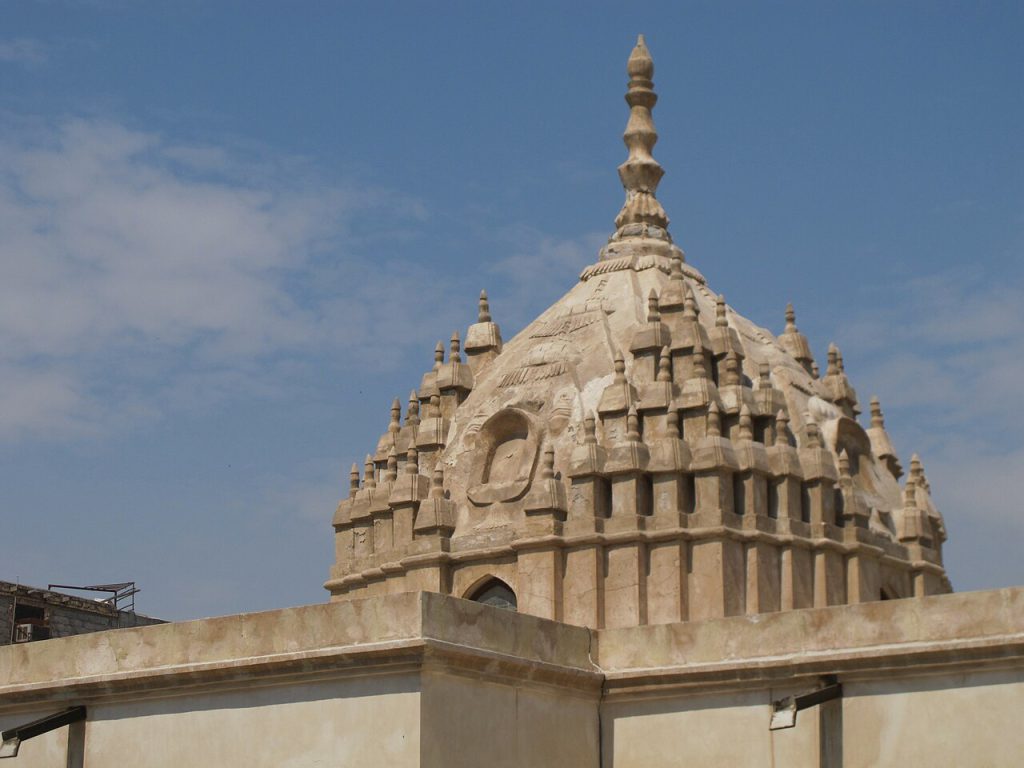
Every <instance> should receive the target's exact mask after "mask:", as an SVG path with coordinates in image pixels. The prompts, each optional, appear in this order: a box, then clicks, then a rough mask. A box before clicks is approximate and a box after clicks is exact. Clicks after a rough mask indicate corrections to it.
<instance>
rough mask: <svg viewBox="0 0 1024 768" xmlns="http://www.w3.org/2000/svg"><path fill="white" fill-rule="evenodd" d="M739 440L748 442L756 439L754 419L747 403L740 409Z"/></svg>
mask: <svg viewBox="0 0 1024 768" xmlns="http://www.w3.org/2000/svg"><path fill="white" fill-rule="evenodd" d="M739 438H740V440H746V441H748V442H749V441H751V440H753V439H754V419H753V417H752V416H751V415H750V408H748V407H747V404H746V403H744V404H743V406H742V407H741V408H740V429H739Z"/></svg>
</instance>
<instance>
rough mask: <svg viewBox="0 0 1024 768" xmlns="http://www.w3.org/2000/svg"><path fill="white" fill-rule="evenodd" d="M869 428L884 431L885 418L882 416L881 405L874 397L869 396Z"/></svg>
mask: <svg viewBox="0 0 1024 768" xmlns="http://www.w3.org/2000/svg"><path fill="white" fill-rule="evenodd" d="M871 426H872V427H878V428H879V429H885V416H883V415H882V403H881V402H880V401H879V399H878V397H877V396H876V395H872V396H871Z"/></svg>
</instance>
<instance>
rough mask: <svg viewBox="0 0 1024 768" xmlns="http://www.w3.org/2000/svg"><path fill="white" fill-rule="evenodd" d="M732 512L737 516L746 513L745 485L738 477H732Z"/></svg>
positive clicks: (741, 478) (740, 477)
mask: <svg viewBox="0 0 1024 768" xmlns="http://www.w3.org/2000/svg"><path fill="white" fill-rule="evenodd" d="M732 511H733V512H734V513H735V514H737V515H742V514H745V513H746V511H747V485H746V483H744V482H743V477H742V476H740V475H733V476H732Z"/></svg>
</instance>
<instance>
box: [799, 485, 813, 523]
mask: <svg viewBox="0 0 1024 768" xmlns="http://www.w3.org/2000/svg"><path fill="white" fill-rule="evenodd" d="M800 519H801V520H803V521H804V522H805V523H809V522H811V489H810V488H808V487H807V486H806V485H805V486H802V487H801V488H800Z"/></svg>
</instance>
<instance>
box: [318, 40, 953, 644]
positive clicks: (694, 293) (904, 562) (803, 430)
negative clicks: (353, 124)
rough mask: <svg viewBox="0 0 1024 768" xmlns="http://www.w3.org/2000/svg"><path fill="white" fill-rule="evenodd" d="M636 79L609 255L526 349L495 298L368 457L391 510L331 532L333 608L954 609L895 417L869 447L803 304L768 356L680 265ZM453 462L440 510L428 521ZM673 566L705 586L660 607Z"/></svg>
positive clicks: (569, 611) (614, 618)
mask: <svg viewBox="0 0 1024 768" xmlns="http://www.w3.org/2000/svg"><path fill="white" fill-rule="evenodd" d="M628 71H629V75H630V81H629V88H628V93H627V97H626V100H627V102H628V103H629V105H630V118H629V123H628V125H627V128H626V132H625V137H624V138H625V142H626V146H627V148H628V150H629V157H628V159H627V160H626V162H625V163H624V164H623V165H622V166H621V167H620V168H619V175H620V177H621V181H622V184H623V187H624V189H625V191H626V202H625V205H624V207H623V209H622V211H621V212H620V214H619V216H618V218H617V219H616V231H615V233H614V234H613V235H612V236H611V238H610V239H609V243H608V245H607V246H606V247H605V248H603V249H602V250H601V252H600V254H598V259H597V261H596V262H595V263H594V264H593V265H591V266H590V267H587V268H585V269H584V270H583V272H582V274H581V279H580V281H579V282H578V283H577V284H576V285H575V286H574V287H573V288H572V289H571V290H570V291H569V292H568V293H567V294H566V295H565V296H563V297H562V298H561V299H559V300H558V301H557V302H556V303H555V304H554V305H553V306H551V307H550V308H549V309H548V310H547V311H545V312H544V313H543V314H541V316H540V317H538V318H537V319H535V320H534V321H533V322H532V323H530V324H529V325H528V326H527V327H526V328H525V329H523V331H521V332H520V333H519V334H517V335H516V336H515V338H513V339H512V340H511V341H508V342H503V340H502V336H501V332H500V329H499V327H498V324H497V323H496V322H495V319H494V317H492V313H491V307H490V304H489V302H488V300H487V296H486V293H482V294H481V296H480V303H479V308H478V310H479V311H478V316H477V322H476V323H475V324H473V325H472V326H471V327H470V328H469V331H468V333H467V335H466V339H467V344H466V352H467V354H468V355H469V363H468V364H467V363H463V362H462V360H461V353H460V342H459V335H458V334H457V333H456V334H454V335H453V336H452V341H451V353H450V356H449V359H448V361H447V362H446V361H445V360H444V352H443V349H441V350H439V351H437V352H436V353H435V360H434V366H433V368H432V369H431V370H430V371H427V373H426V374H425V375H424V377H423V379H422V382H421V386H420V390H419V393H418V395H414V396H413V398H412V402H411V403H410V406H409V410H408V411H407V413H406V416H405V421H404V423H403V422H402V418H401V412H400V407H399V404H398V401H397V400H396V402H395V404H394V405H393V408H392V413H391V417H390V423H389V425H388V427H387V429H386V431H385V432H384V434H383V436H382V437H381V439H380V440H379V441H378V445H377V448H376V452H375V454H374V459H373V469H372V472H373V473H374V475H380V477H373V478H371V479H370V480H369V484H370V485H371V486H372V485H373V483H374V482H377V484H378V489H377V490H374V491H373V492H372V493H366V492H364V490H363V489H365V488H366V486H367V484H368V481H367V479H366V478H365V477H364V480H363V483H362V485H361V486H360V485H359V476H358V472H357V473H356V474H355V475H354V476H353V477H354V482H355V484H356V485H355V487H354V489H353V494H352V499H351V500H350V501H346V502H343V503H342V504H341V505H340V506H339V510H338V514H337V515H336V517H335V520H334V528H335V531H336V534H335V535H336V536H337V537H338V541H339V544H338V546H337V547H336V551H337V553H338V558H337V561H336V562H335V565H334V567H333V569H332V572H331V578H330V580H329V581H328V582H327V583H326V585H325V586H326V588H327V589H328V590H329V591H330V592H331V595H332V598H333V599H336V600H341V599H349V598H352V597H360V596H365V595H369V594H376V593H377V590H383V591H384V592H387V593H395V592H402V591H405V590H411V589H416V588H419V587H422V586H423V585H425V584H432V585H437V586H436V588H437V589H439V590H441V591H443V592H450V593H451V594H455V595H456V596H467V593H464V592H460V591H459V590H458V588H457V585H460V584H464V583H468V584H470V585H472V586H473V588H476V586H477V585H478V583H479V579H481V578H484V577H486V576H487V575H488V574H489V575H491V576H493V577H495V578H500V579H501V580H502V581H504V582H505V583H506V584H507V585H508V586H509V587H510V588H511V589H512V590H513V592H515V593H516V594H518V595H524V594H527V593H528V594H529V595H530V598H529V599H528V600H524V601H523V603H522V605H521V606H520V609H521V610H525V611H528V612H533V613H536V614H538V615H541V616H551V617H567V620H569V621H575V622H580V623H584V624H588V625H590V626H595V627H603V626H611V625H612V624H614V625H623V624H630V623H635V624H644V623H648V622H660V621H665V620H671V619H672V618H674V617H678V616H683V615H684V614H685V615H689V616H693V617H714V616H723V615H733V614H736V613H744V612H751V613H753V612H758V611H764V610H789V609H792V608H799V607H807V606H810V605H831V604H836V603H846V602H855V603H856V602H866V601H871V600H878V599H880V598H881V597H882V596H883V593H884V595H885V596H886V597H904V596H910V595H915V594H916V595H925V594H933V593H936V592H945V591H949V590H950V589H951V587H950V584H949V581H948V579H947V578H946V575H945V571H944V570H943V566H942V555H941V542H942V540H943V539H944V537H945V526H944V523H943V521H942V517H941V515H940V514H939V513H938V510H936V509H935V507H934V504H933V503H932V502H931V498H930V496H929V495H928V494H927V491H926V489H925V483H924V481H923V474H922V473H918V476H915V477H913V478H911V482H910V483H909V488H910V491H908V492H907V493H904V491H902V490H901V488H900V486H899V484H898V482H897V481H898V477H899V475H900V468H899V462H898V460H897V459H896V457H895V453H894V450H893V448H892V445H891V441H890V440H889V438H888V436H887V435H886V434H885V431H884V425H883V423H882V420H881V411H880V409H879V408H878V407H877V404H876V403H875V402H873V404H872V420H871V426H870V429H869V430H865V429H864V428H863V427H862V426H861V425H860V424H859V423H858V422H857V416H858V412H859V405H858V401H857V396H856V392H855V391H854V389H853V387H852V386H851V384H850V382H849V379H848V377H847V374H846V371H845V368H844V366H843V361H842V355H841V353H840V352H839V350H838V348H836V347H835V346H834V345H833V346H832V347H830V349H829V353H828V367H827V371H826V374H825V376H824V377H823V378H821V379H819V378H818V377H817V373H816V366H815V364H814V361H813V358H812V357H811V353H810V348H809V345H808V343H807V339H806V338H805V337H804V336H803V335H802V334H801V333H800V332H799V331H798V330H797V327H796V321H795V314H794V312H793V309H792V305H790V306H788V307H787V308H786V313H785V320H786V324H785V328H784V330H783V332H782V334H781V335H780V336H779V337H776V336H774V335H773V334H772V333H771V332H770V331H768V330H766V329H764V328H760V327H758V326H756V325H754V324H753V323H751V322H750V321H749V320H747V319H745V318H744V317H743V316H742V315H740V314H739V313H738V312H736V311H734V310H733V309H732V308H730V307H728V306H727V305H726V303H725V298H724V297H723V296H720V295H716V294H714V293H713V292H712V291H711V290H710V288H709V287H708V286H707V284H706V281H705V279H704V278H703V276H702V275H701V274H700V273H699V272H698V271H697V270H695V269H694V268H693V267H692V266H690V265H689V264H687V263H686V260H685V257H684V255H683V253H682V251H681V250H680V249H679V248H678V247H677V246H676V245H674V244H673V242H672V238H671V236H670V235H669V233H668V217H667V216H666V215H665V213H664V211H663V210H662V209H661V206H660V204H658V202H657V199H656V197H655V191H656V189H657V186H658V182H659V181H660V179H661V177H662V175H663V173H664V171H663V170H662V168H661V166H660V165H659V164H658V163H657V161H656V160H655V159H654V157H653V155H652V150H653V147H654V143H655V141H656V139H657V133H656V132H655V129H654V123H653V118H652V113H651V109H652V108H653V106H654V103H655V101H656V96H655V94H654V90H653V82H652V78H653V72H654V67H653V62H652V60H651V55H650V51H648V49H647V47H646V45H645V44H644V42H643V40H642V39H641V40H640V41H639V42H638V44H637V47H636V48H635V49H634V51H633V54H632V55H631V57H630V59H629V63H628ZM421 401H422V402H423V403H425V404H426V405H425V407H424V408H422V409H421V407H420V402H421ZM588 419H593V422H592V423H590V422H588ZM670 433H671V434H670ZM769 446H770V447H769ZM415 448H419V449H421V450H422V451H423V452H424V453H423V455H421V456H419V458H418V461H419V464H418V467H417V471H418V472H419V473H420V475H419V479H418V480H417V479H416V476H415V475H416V473H413V475H410V474H409V473H408V471H406V470H408V469H409V468H410V464H409V462H408V460H406V463H405V465H404V466H402V467H401V470H402V471H399V472H397V473H396V472H395V470H394V469H388V467H387V457H388V455H389V454H391V453H392V452H396V453H397V457H398V461H399V462H401V461H402V459H403V457H404V456H405V455H406V453H407V452H408V453H409V455H412V454H413V453H415V451H412V450H410V449H415ZM542 453H543V454H544V455H546V456H549V457H550V458H549V459H548V460H546V461H545V462H543V466H542V462H541V455H542ZM437 463H440V465H441V466H442V467H443V476H444V487H443V489H441V490H439V491H438V492H437V493H435V494H433V496H434V501H430V502H427V507H428V511H430V514H428V515H422V516H419V517H416V516H415V514H416V510H417V508H418V505H420V504H421V503H423V500H424V499H425V498H426V496H427V493H426V488H427V486H428V483H427V480H426V478H427V477H430V476H431V475H432V474H433V473H434V467H435V465H436V464H437ZM385 473H386V474H385ZM385 485H386V486H388V488H389V489H390V490H389V492H390V494H391V496H390V499H389V501H387V502H386V503H385V504H384V506H383V507H382V506H381V504H382V499H385V498H387V497H386V496H384V495H383V494H381V493H380V492H379V488H380V486H385ZM442 498H443V500H444V501H443V504H441V505H440V506H438V504H439V503H440V502H439V501H438V499H442ZM442 508H443V510H444V512H443V514H441V513H440V512H435V510H441V509H442ZM367 514H369V515H371V516H372V517H373V520H374V527H373V536H369V535H368V531H367V530H366V526H365V525H362V521H363V519H364V518H365V516H366V515H367ZM420 518H422V524H420V523H417V524H416V525H415V526H414V525H413V520H420ZM428 520H429V521H430V522H428ZM420 537H426V539H429V541H425V542H424V543H420V542H418V541H417V539H418V538H420ZM350 541H351V544H350V543H349V542H350ZM668 545H670V546H668ZM526 553H528V554H526ZM431 554H432V556H434V560H433V561H431V560H429V558H428V555H431ZM527 557H528V558H529V560H530V564H528V565H527V564H525V563H524V564H521V565H515V563H516V561H517V560H519V559H520V558H527ZM676 559H678V561H679V562H681V563H684V564H687V566H686V567H689V568H691V569H692V573H689V574H688V575H687V578H686V579H682V578H679V579H677V578H675V577H674V576H672V577H671V578H668V579H667V581H666V582H665V583H660V582H659V583H657V584H653V585H652V587H653V588H650V589H649V588H648V586H647V582H648V578H647V576H646V574H648V573H651V572H657V573H669V572H670V571H671V570H672V568H673V566H672V565H671V563H673V562H675V561H676ZM555 560H559V561H560V563H561V564H560V565H559V566H558V567H555V565H554V561H555ZM549 561H550V562H549ZM594 563H596V564H598V567H597V569H596V571H595V570H594V568H593V567H592V565H593V564H594ZM431 568H433V569H434V571H433V573H432V574H429V573H428V571H429V570H430V569H431ZM499 572H500V574H503V575H499ZM470 573H471V574H473V577H472V578H469V577H468V576H467V575H466V574H470ZM535 573H536V574H542V575H541V576H538V577H537V578H542V579H543V580H544V584H543V585H534V584H531V583H529V582H530V579H532V578H533V576H531V574H535ZM850 574H852V577H851V575H850ZM424 579H426V580H424ZM577 580H580V581H579V583H577ZM549 582H550V583H549ZM684 582H686V583H684ZM430 588H434V587H430ZM581 599H582V600H583V602H582V603H580V604H578V605H569V603H568V602H567V601H573V600H575V601H579V600H581Z"/></svg>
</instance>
